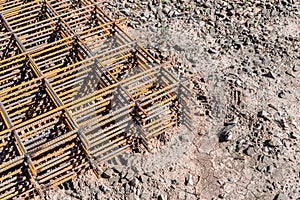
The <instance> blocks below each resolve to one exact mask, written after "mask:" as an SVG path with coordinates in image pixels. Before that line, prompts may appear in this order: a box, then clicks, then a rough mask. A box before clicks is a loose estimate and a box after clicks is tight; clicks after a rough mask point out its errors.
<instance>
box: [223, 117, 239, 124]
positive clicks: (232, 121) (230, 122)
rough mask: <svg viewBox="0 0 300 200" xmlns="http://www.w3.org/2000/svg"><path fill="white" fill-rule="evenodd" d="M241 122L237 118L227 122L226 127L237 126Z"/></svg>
mask: <svg viewBox="0 0 300 200" xmlns="http://www.w3.org/2000/svg"><path fill="white" fill-rule="evenodd" d="M238 122H239V119H238V118H237V117H235V118H233V119H232V120H230V121H228V122H225V126H229V125H235V124H237V123H238Z"/></svg>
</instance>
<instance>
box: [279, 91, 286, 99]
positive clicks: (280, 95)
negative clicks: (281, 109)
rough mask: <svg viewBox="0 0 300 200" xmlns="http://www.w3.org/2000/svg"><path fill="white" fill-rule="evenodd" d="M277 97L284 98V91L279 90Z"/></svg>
mask: <svg viewBox="0 0 300 200" xmlns="http://www.w3.org/2000/svg"><path fill="white" fill-rule="evenodd" d="M278 97H279V98H281V99H282V98H284V97H285V93H284V92H283V91H280V92H279V94H278Z"/></svg>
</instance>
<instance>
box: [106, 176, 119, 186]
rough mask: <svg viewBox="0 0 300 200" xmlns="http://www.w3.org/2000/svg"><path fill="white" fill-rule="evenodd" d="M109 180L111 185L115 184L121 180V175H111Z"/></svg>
mask: <svg viewBox="0 0 300 200" xmlns="http://www.w3.org/2000/svg"><path fill="white" fill-rule="evenodd" d="M108 181H109V184H110V185H114V184H115V183H117V182H118V181H119V177H110V178H109V180H108Z"/></svg>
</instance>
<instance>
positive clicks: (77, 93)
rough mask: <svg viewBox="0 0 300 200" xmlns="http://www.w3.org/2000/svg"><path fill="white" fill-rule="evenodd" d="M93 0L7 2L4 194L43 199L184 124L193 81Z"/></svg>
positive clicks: (1, 51)
mask: <svg viewBox="0 0 300 200" xmlns="http://www.w3.org/2000/svg"><path fill="white" fill-rule="evenodd" d="M102 6H103V5H102V3H97V2H94V1H91V0H81V1H80V0H79V1H73V0H59V1H57V0H33V1H32V0H31V1H30V0H27V1H26V0H25V1H23V0H22V1H21V0H0V199H15V198H18V197H19V198H25V199H32V198H34V197H35V196H37V195H40V196H41V197H42V198H43V195H44V191H45V190H47V189H49V188H52V187H56V186H57V185H59V184H62V183H64V182H65V181H68V180H70V179H72V178H73V177H75V176H77V175H78V174H79V173H82V172H84V171H86V170H88V169H93V171H94V172H95V173H96V175H97V176H98V177H100V176H99V175H100V172H101V170H100V169H99V166H98V164H99V163H100V162H104V161H106V160H108V159H110V158H112V157H114V156H117V155H118V154H120V153H122V152H124V151H126V150H129V149H131V148H132V147H133V146H134V147H136V146H137V145H140V146H144V147H145V148H146V149H148V142H149V140H150V139H152V138H155V137H156V136H158V135H160V134H162V133H164V132H165V131H167V130H168V129H170V128H171V127H173V126H176V125H178V124H181V123H183V124H186V125H188V126H190V125H191V115H190V113H191V111H190V110H189V109H188V104H189V101H190V97H189V89H188V88H187V87H186V86H185V84H183V82H182V81H181V80H179V79H178V78H177V77H175V76H174V75H173V74H172V73H170V71H169V70H168V69H167V68H165V67H162V66H161V65H160V63H159V62H158V61H157V60H155V59H154V58H153V57H152V56H151V55H150V54H149V53H148V52H147V51H146V50H144V49H143V48H142V47H141V46H140V45H139V44H138V43H137V42H136V41H135V40H134V39H132V38H131V37H130V36H129V35H128V34H127V33H126V32H125V31H124V30H123V28H122V26H121V23H122V20H112V19H110V18H109V17H108V16H107V15H106V14H105V13H104V12H103V11H102Z"/></svg>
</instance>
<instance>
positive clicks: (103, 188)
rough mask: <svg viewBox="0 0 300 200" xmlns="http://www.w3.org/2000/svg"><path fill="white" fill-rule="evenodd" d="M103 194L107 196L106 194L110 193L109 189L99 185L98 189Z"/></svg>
mask: <svg viewBox="0 0 300 200" xmlns="http://www.w3.org/2000/svg"><path fill="white" fill-rule="evenodd" d="M99 189H100V190H101V191H102V192H103V193H104V194H108V193H110V191H111V190H110V189H109V187H107V186H106V185H104V184H103V185H101V186H100V188H99Z"/></svg>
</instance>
